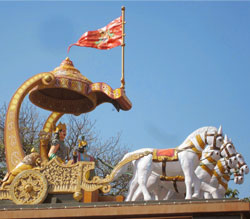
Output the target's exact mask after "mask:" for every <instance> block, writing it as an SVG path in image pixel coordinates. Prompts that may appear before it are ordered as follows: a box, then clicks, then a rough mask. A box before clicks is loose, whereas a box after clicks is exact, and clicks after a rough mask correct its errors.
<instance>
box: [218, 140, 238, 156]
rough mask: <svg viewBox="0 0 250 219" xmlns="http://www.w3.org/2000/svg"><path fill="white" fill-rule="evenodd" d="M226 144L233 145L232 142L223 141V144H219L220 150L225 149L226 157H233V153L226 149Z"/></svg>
mask: <svg viewBox="0 0 250 219" xmlns="http://www.w3.org/2000/svg"><path fill="white" fill-rule="evenodd" d="M228 145H232V146H233V147H234V145H233V143H232V142H227V143H225V144H223V145H222V146H221V148H220V152H222V151H223V150H225V152H226V155H227V157H228V158H230V157H233V156H236V154H235V153H233V154H230V153H229V151H228V149H227V146H228ZM234 148H235V147H234Z"/></svg>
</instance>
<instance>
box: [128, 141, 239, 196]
mask: <svg viewBox="0 0 250 219" xmlns="http://www.w3.org/2000/svg"><path fill="white" fill-rule="evenodd" d="M221 154H224V155H225V156H226V158H222V159H221V160H220V161H218V160H219V158H220V156H221ZM242 162H243V161H242V160H241V159H239V156H238V155H236V150H235V148H234V146H233V144H232V143H231V142H229V141H228V138H227V136H225V139H224V144H223V146H222V147H221V149H220V152H219V151H212V152H209V153H208V152H203V154H202V157H201V160H200V164H199V166H198V167H197V168H196V170H195V174H196V176H197V177H198V178H199V179H200V180H201V192H202V194H201V196H200V198H203V192H209V193H210V196H211V197H212V198H220V195H219V193H218V191H217V188H215V187H212V186H210V185H209V184H210V180H211V178H212V176H213V174H214V167H215V166H216V165H217V166H218V164H219V166H220V169H221V170H227V169H232V168H235V167H236V165H237V163H239V164H241V165H242V166H243V163H242ZM173 178H174V177H173ZM239 180H240V179H239ZM147 188H148V190H149V191H150V192H152V193H153V194H154V195H155V199H156V200H168V199H171V198H172V197H173V195H175V197H178V196H176V193H179V194H182V195H181V196H180V195H179V197H184V193H185V191H186V187H185V183H184V182H181V181H179V182H176V181H174V180H172V181H161V180H160V177H159V175H158V174H156V173H154V172H152V173H151V175H150V176H149V178H148V181H147ZM140 195H141V191H140V189H139V188H137V190H136V192H135V193H134V195H133V197H132V200H133V201H135V200H138V198H140Z"/></svg>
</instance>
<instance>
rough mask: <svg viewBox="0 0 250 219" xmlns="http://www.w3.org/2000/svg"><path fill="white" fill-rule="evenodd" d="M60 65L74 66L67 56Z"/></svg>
mask: <svg viewBox="0 0 250 219" xmlns="http://www.w3.org/2000/svg"><path fill="white" fill-rule="evenodd" d="M61 65H70V66H74V64H73V62H72V61H71V60H70V59H69V57H67V58H66V59H65V60H63V61H62V63H61Z"/></svg>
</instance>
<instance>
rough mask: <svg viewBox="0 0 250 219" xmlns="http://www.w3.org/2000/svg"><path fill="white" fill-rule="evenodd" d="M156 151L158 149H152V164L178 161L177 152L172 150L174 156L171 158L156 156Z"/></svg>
mask: <svg viewBox="0 0 250 219" xmlns="http://www.w3.org/2000/svg"><path fill="white" fill-rule="evenodd" d="M157 151H158V149H154V150H153V157H152V159H153V161H154V162H162V161H166V162H171V161H178V160H179V159H178V153H177V150H176V149H174V156H173V157H169V156H164V155H163V156H158V155H157Z"/></svg>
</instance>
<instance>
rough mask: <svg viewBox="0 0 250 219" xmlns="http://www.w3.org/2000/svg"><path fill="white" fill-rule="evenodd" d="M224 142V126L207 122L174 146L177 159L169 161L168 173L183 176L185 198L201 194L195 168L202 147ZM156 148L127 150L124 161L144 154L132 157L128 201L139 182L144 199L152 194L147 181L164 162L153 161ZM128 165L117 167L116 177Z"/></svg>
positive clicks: (166, 169) (158, 170)
mask: <svg viewBox="0 0 250 219" xmlns="http://www.w3.org/2000/svg"><path fill="white" fill-rule="evenodd" d="M222 144H223V135H222V128H221V127H220V128H219V129H218V130H217V128H216V127H212V126H207V127H203V128H199V129H197V130H196V131H194V132H193V133H191V134H190V135H189V136H188V137H187V138H186V140H185V141H184V142H183V143H182V144H181V145H179V146H178V147H176V148H175V149H174V153H175V154H176V157H177V160H176V161H171V162H166V167H165V173H166V174H167V175H168V176H184V177H185V185H186V197H185V199H191V198H198V197H199V195H200V184H201V182H200V180H199V179H198V178H197V176H196V175H195V173H194V171H195V169H196V167H197V166H198V165H199V163H200V156H201V153H202V151H203V150H204V149H205V148H206V146H207V145H209V147H207V148H209V150H220V147H221V146H222ZM153 152H154V149H153V148H143V149H140V150H137V151H134V152H130V153H127V154H126V155H125V156H124V157H123V159H122V161H120V162H123V161H124V160H125V159H128V158H129V157H131V156H135V155H137V154H144V155H143V156H142V157H141V158H139V159H138V160H134V161H132V164H133V177H132V179H131V181H130V186H129V191H128V196H127V198H126V201H130V200H131V198H132V195H133V193H134V191H135V190H136V188H137V187H138V186H139V187H140V190H141V191H142V193H143V198H144V200H145V201H147V200H151V199H152V198H151V195H150V193H149V191H148V189H147V186H146V185H147V181H148V177H149V176H150V174H151V172H152V171H154V172H155V173H157V174H159V175H160V174H161V172H162V163H159V162H153V160H152V157H153ZM127 166H128V164H127V165H124V166H123V167H122V168H121V169H120V170H118V172H117V174H116V177H115V178H117V177H118V176H120V175H121V174H122V173H124V172H125V171H126V170H127ZM192 185H194V194H192Z"/></svg>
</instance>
